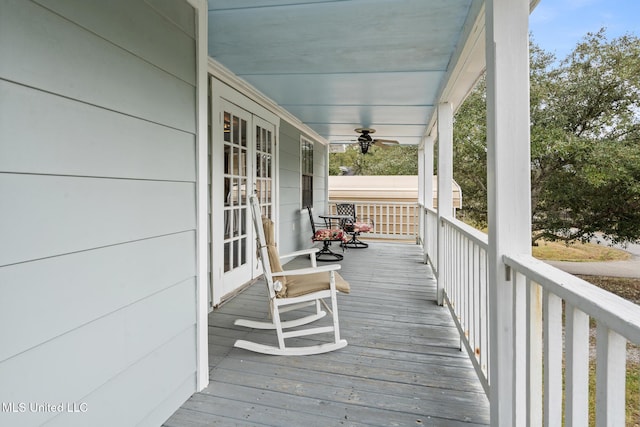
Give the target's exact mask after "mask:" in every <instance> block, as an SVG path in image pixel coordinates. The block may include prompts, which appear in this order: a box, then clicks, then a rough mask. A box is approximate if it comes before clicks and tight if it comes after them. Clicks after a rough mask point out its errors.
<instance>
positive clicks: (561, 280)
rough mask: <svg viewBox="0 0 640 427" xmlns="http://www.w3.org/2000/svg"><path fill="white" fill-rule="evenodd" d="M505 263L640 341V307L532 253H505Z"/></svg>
mask: <svg viewBox="0 0 640 427" xmlns="http://www.w3.org/2000/svg"><path fill="white" fill-rule="evenodd" d="M502 259H503V262H504V263H505V264H506V265H507V266H509V267H511V268H513V269H514V270H517V271H519V272H521V273H522V274H524V275H525V276H526V277H528V278H530V279H531V280H533V281H534V282H536V283H538V284H539V285H540V286H542V287H543V288H544V289H547V290H549V291H550V292H551V293H553V294H555V295H557V296H559V297H560V298H562V299H563V300H565V301H566V302H567V303H569V304H571V305H572V306H574V307H576V308H578V309H580V310H581V311H583V312H585V313H586V314H588V315H589V316H591V317H593V318H595V319H596V320H597V321H598V322H602V323H604V324H605V325H607V327H608V328H609V329H612V330H614V331H616V332H617V333H618V334H620V335H622V336H624V337H625V338H626V339H627V340H629V341H631V342H633V343H635V344H640V306H639V305H637V304H634V303H632V302H631V301H628V300H626V299H624V298H622V297H619V296H618V295H615V294H613V293H611V292H608V291H605V290H604V289H602V288H599V287H598V286H595V285H593V284H591V283H589V282H587V281H585V280H582V279H580V278H579V277H576V276H574V275H572V274H570V273H567V272H564V271H562V270H560V269H558V268H556V267H554V266H552V265H550V264H547V263H546V262H544V261H540V260H538V259H536V258H534V257H533V256H531V255H529V254H519V255H503V257H502Z"/></svg>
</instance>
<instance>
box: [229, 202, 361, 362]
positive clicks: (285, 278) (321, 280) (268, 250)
mask: <svg viewBox="0 0 640 427" xmlns="http://www.w3.org/2000/svg"><path fill="white" fill-rule="evenodd" d="M249 203H250V207H251V214H252V218H253V225H254V227H255V230H256V234H257V241H258V246H259V248H258V249H259V256H260V260H261V263H262V268H263V272H264V280H265V281H266V283H267V288H268V292H269V301H270V304H269V308H270V311H271V313H270V314H271V321H270V322H260V321H255V320H247V319H237V320H236V321H235V322H234V324H235V325H238V326H245V327H248V328H254V329H275V330H276V335H277V338H278V346H277V347H276V346H272V345H266V344H260V343H256V342H252V341H246V340H237V341H236V342H235V344H234V346H235V347H239V348H244V349H246V350H250V351H255V352H258V353H265V354H272V355H281V356H303V355H309V354H318V353H326V352H329V351H333V350H337V349H339V348H342V347H345V346H346V345H347V341H346V340H344V339H340V328H339V324H338V305H337V298H336V292H337V291H340V292H344V293H349V290H350V288H349V283H347V282H346V281H345V280H344V279H343V278H342V277H341V276H340V275H339V274H338V273H337V272H336V270H339V269H340V265H339V264H331V265H323V266H321V267H318V266H317V264H316V257H315V256H314V255H313V254H314V253H315V252H317V251H318V248H311V249H307V250H302V251H298V252H294V253H291V254H288V255H284V256H279V255H278V249H277V248H276V246H275V239H274V237H273V222H272V221H271V220H270V219H269V218H266V217H262V213H261V211H260V205H259V203H258V199H257V198H256V196H253V195H252V196H250V197H249ZM305 254H309V255H311V256H310V260H311V267H309V268H303V269H298V270H287V271H283V270H282V264H281V262H280V260H281V259H284V258H289V257H295V256H299V255H305ZM325 298H329V299H330V307H329V305H327V303H326V302H325ZM321 304H322V305H324V307H325V308H326V309H327V311H329V312H330V313H331V314H332V317H333V323H332V325H331V326H320V327H307V328H297V327H299V326H304V325H307V324H309V323H311V322H314V321H316V320H318V319H320V318H322V317H324V316H325V315H326V314H327V313H326V312H325V311H324V310H322V307H321ZM309 306H315V313H314V314H311V315H308V314H307V315H306V316H304V317H301V318H297V319H295V320H287V321H283V320H281V319H280V315H281V314H282V313H286V312H288V311H292V310H297V309H300V308H304V307H309ZM290 328H297V329H295V330H290V331H284V329H290ZM322 333H333V342H328V343H323V344H317V345H310V346H306V347H287V346H286V345H285V339H287V338H294V337H302V336H306V335H315V334H322Z"/></svg>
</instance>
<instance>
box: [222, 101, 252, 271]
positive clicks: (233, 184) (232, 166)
mask: <svg viewBox="0 0 640 427" xmlns="http://www.w3.org/2000/svg"><path fill="white" fill-rule="evenodd" d="M224 120H225V123H224V130H223V131H224V138H223V140H224V150H223V152H224V197H225V200H224V239H225V242H224V248H225V249H224V265H225V272H227V271H232V270H233V269H235V268H238V267H241V266H242V265H244V264H245V263H246V260H247V259H248V255H247V254H246V253H243V252H245V251H246V250H247V248H246V244H245V245H244V247H243V246H242V245H241V244H240V241H241V240H242V239H245V240H246V238H247V237H246V234H247V232H248V230H247V224H246V221H247V212H246V210H247V204H246V200H245V198H246V196H247V184H248V182H249V181H248V172H249V170H248V168H247V154H248V147H247V138H248V134H247V131H248V128H247V126H248V121H247V120H245V119H242V118H240V117H239V116H236V115H234V114H233V113H231V112H225V113H224Z"/></svg>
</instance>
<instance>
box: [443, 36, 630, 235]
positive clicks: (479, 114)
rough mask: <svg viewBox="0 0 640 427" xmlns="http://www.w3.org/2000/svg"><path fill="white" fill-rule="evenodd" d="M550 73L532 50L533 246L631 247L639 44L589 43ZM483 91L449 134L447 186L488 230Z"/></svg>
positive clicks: (544, 56) (549, 61)
mask: <svg viewBox="0 0 640 427" xmlns="http://www.w3.org/2000/svg"><path fill="white" fill-rule="evenodd" d="M555 64H556V63H555V58H554V57H553V56H552V55H550V54H548V53H545V52H544V51H542V50H541V49H540V48H538V47H537V46H535V45H533V44H532V45H531V89H530V94H531V184H532V189H531V193H532V224H533V231H534V234H533V240H534V242H535V241H536V240H538V239H540V238H545V239H549V240H567V241H573V240H583V241H585V240H588V239H590V238H592V237H593V236H594V234H595V233H597V232H602V233H604V235H605V236H607V237H609V238H610V239H612V240H613V241H614V242H625V241H638V240H639V239H640V94H639V88H640V40H639V39H638V38H637V37H635V36H631V35H625V36H622V37H620V38H617V39H614V40H611V41H607V39H606V34H605V31H604V30H601V31H599V32H598V33H590V34H587V36H586V37H585V38H584V39H583V41H581V42H580V43H579V44H578V45H577V46H576V48H575V49H574V50H573V52H572V53H571V54H570V55H569V56H568V57H567V58H565V59H564V60H563V61H561V62H560V63H559V64H557V65H555ZM482 83H483V82H481V84H480V85H479V86H478V87H477V88H476V90H475V91H474V92H473V93H472V94H471V95H470V96H469V98H468V99H467V101H465V104H464V105H463V106H462V107H461V108H460V110H459V111H458V113H457V115H456V122H455V128H454V165H455V169H454V178H455V179H456V180H457V181H458V182H459V183H460V185H461V186H462V191H463V194H464V200H465V206H463V212H464V214H465V216H466V217H467V218H468V219H470V220H471V221H472V222H475V223H477V224H486V187H485V186H484V182H486V156H483V153H482V150H483V149H485V148H486V144H485V141H484V138H485V135H486V118H485V117H484V116H483V114H484V109H485V108H484V86H483V84H482ZM483 168H484V170H483ZM476 181H477V182H476ZM467 207H468V209H467Z"/></svg>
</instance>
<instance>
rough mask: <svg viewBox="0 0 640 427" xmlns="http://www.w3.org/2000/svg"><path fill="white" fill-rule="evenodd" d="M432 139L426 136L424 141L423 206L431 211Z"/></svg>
mask: <svg viewBox="0 0 640 427" xmlns="http://www.w3.org/2000/svg"><path fill="white" fill-rule="evenodd" d="M434 146H435V143H434V137H433V136H432V135H429V136H427V137H426V138H425V139H424V195H423V197H424V205H425V207H427V208H431V209H433V165H434V161H433V148H434Z"/></svg>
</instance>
